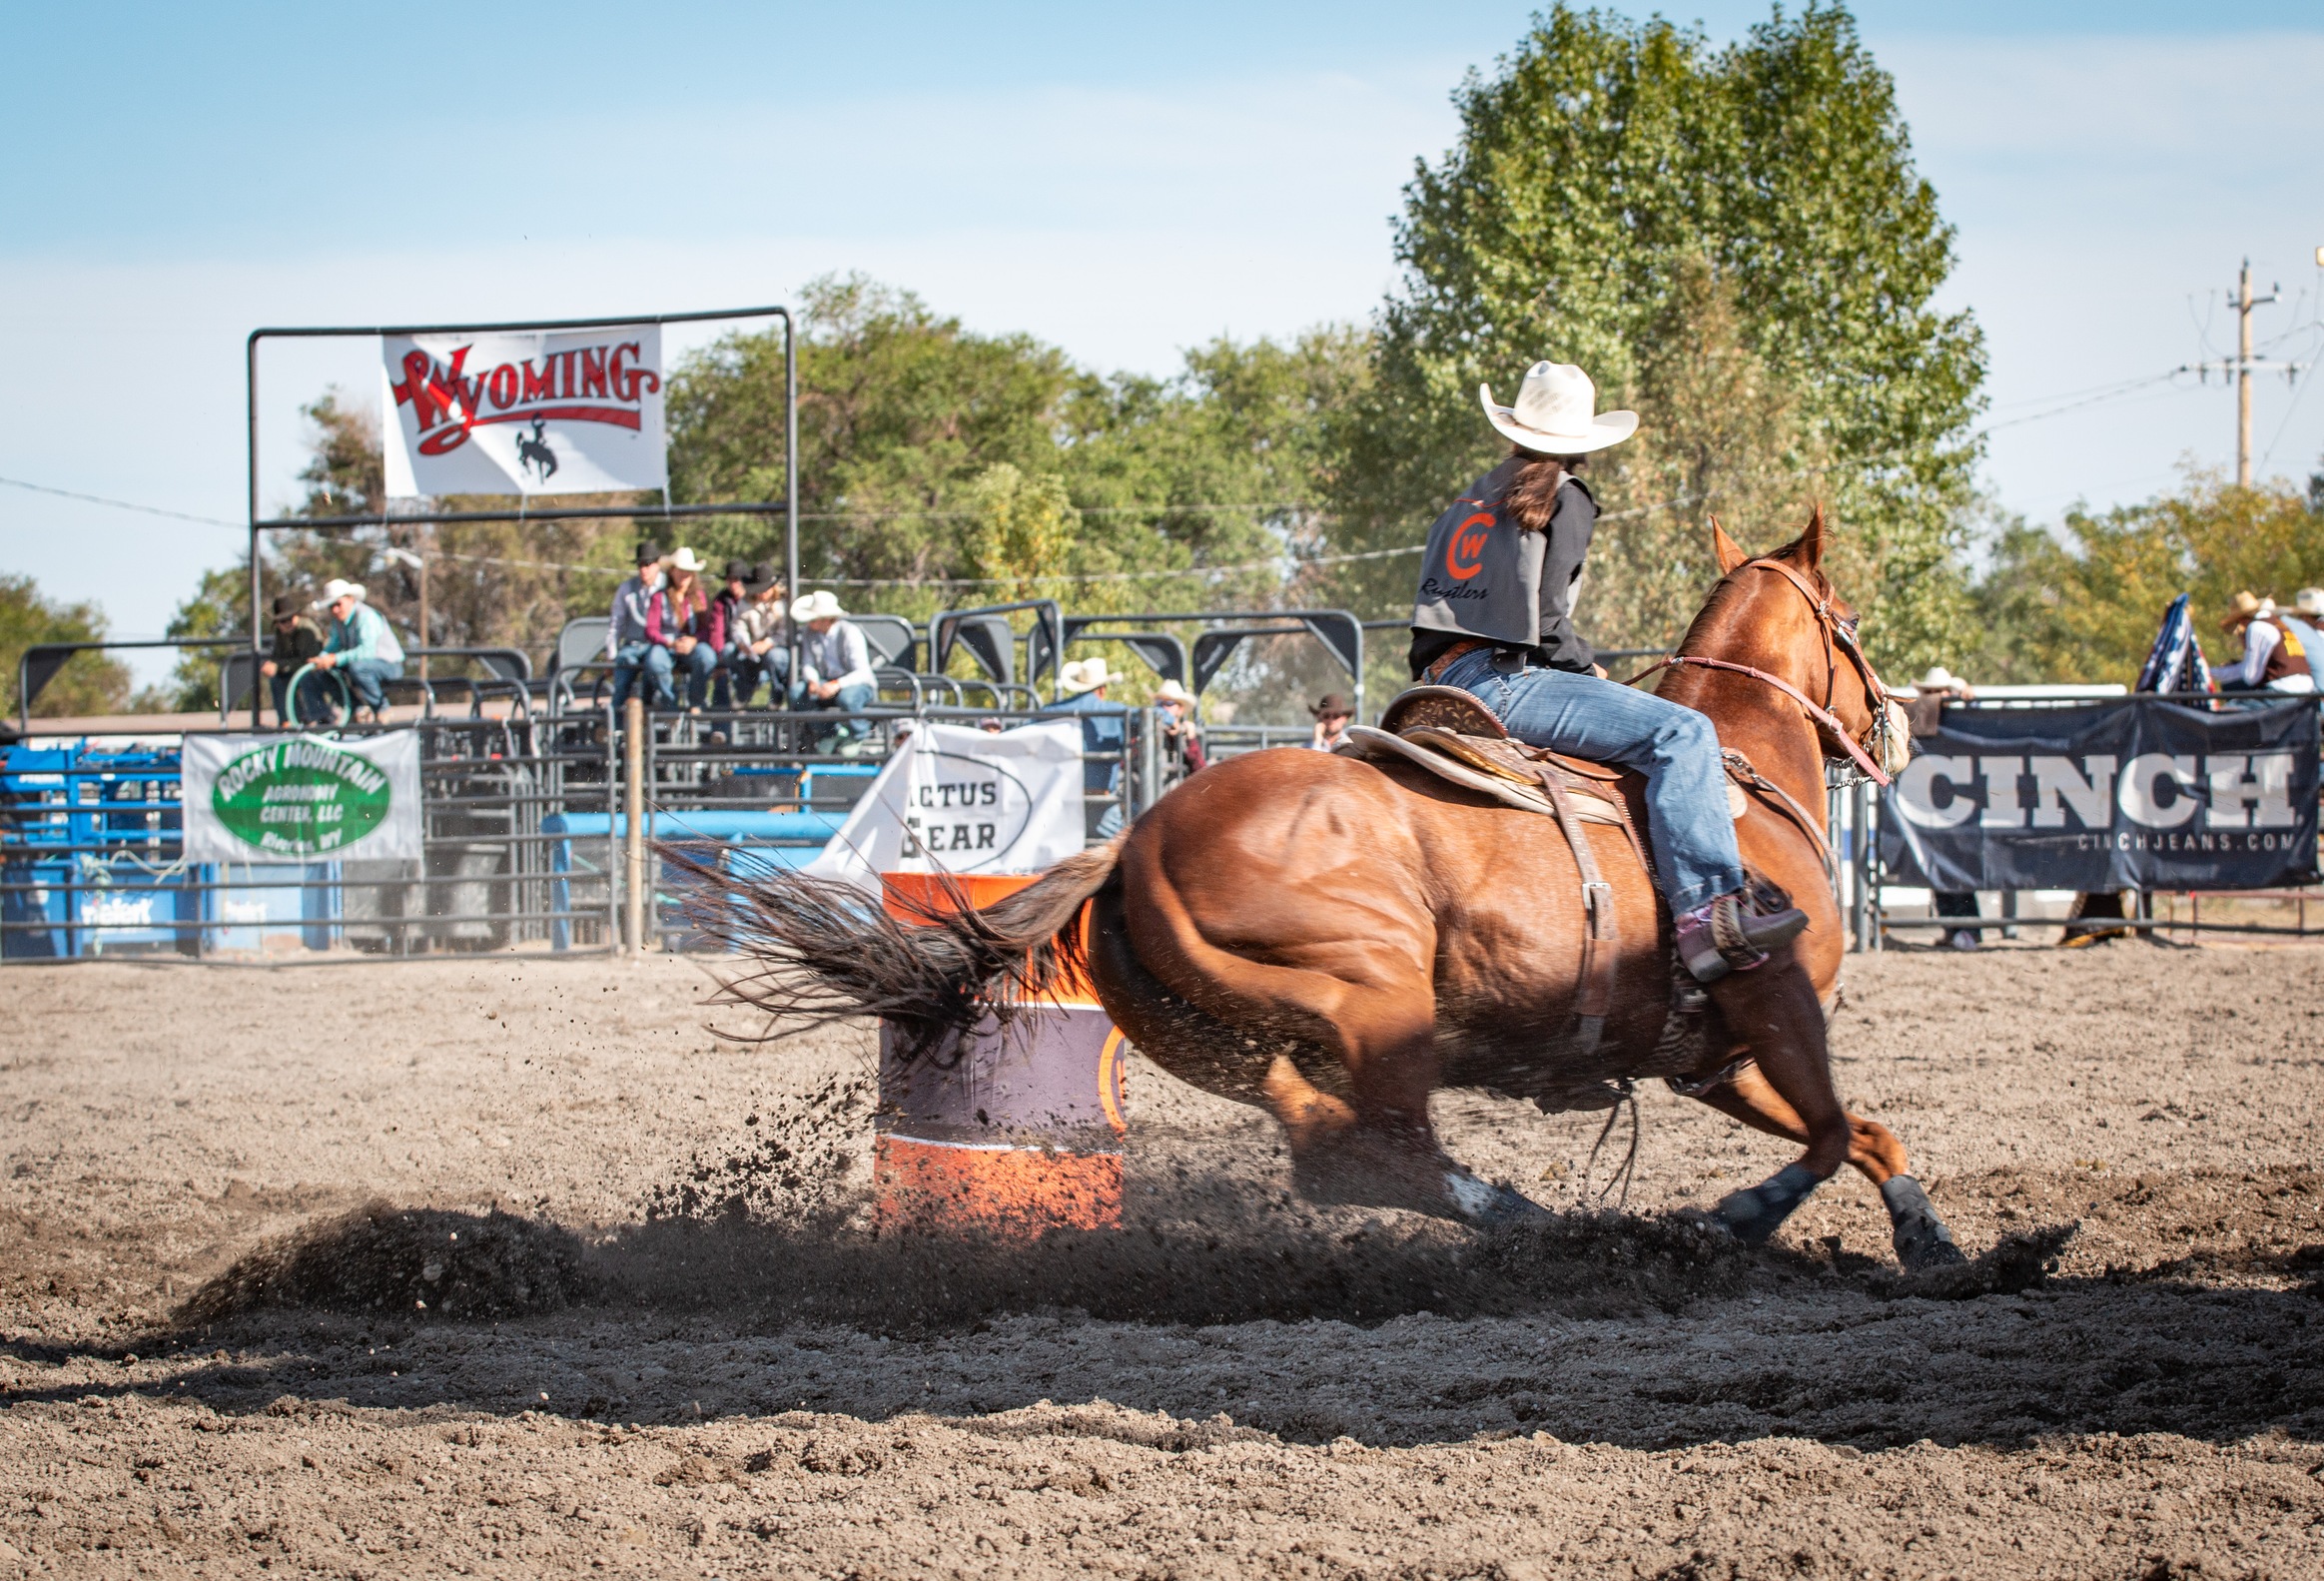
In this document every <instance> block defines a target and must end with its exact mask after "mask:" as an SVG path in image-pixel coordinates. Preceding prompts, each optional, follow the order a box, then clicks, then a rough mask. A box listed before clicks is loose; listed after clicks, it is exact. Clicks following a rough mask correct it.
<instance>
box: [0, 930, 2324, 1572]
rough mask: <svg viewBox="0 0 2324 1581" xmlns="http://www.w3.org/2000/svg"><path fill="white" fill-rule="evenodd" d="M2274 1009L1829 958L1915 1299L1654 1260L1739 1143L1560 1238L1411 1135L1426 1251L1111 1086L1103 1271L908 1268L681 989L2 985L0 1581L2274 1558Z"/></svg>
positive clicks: (845, 1146) (1532, 1143) (184, 977)
mask: <svg viewBox="0 0 2324 1581" xmlns="http://www.w3.org/2000/svg"><path fill="white" fill-rule="evenodd" d="M2320 968H2324V952H2318V951H2314V950H2306V949H2297V950H2274V951H2258V950H2240V949H2227V948H2222V949H2211V950H2203V951H2193V950H2174V949H2162V948H2156V947H2151V946H2147V945H2142V944H2128V943H2125V944H2117V945H2112V946H2109V947H2106V948H2102V949H2096V950H2089V951H2083V952H2076V953H2070V954H2062V953H2055V952H2048V951H2035V950H2030V949H2027V950H2017V949H2009V948H2002V949H1994V950H1988V951H1986V952H1984V953H1982V954H1979V955H1977V956H1973V957H1959V956H1953V955H1948V954H1936V953H1909V954H1891V955H1887V956H1883V957H1879V958H1873V959H1864V960H1860V961H1858V962H1857V963H1856V964H1855V965H1854V966H1852V968H1851V972H1850V979H1849V985H1848V1006H1847V1008H1846V1010H1845V1011H1844V1013H1843V1015H1842V1017H1841V1019H1840V1022H1839V1024H1838V1026H1837V1028H1836V1031H1835V1040H1834V1043H1835V1049H1836V1052H1837V1056H1838V1059H1839V1061H1840V1062H1841V1063H1840V1066H1839V1070H1840V1072H1841V1080H1842V1083H1843V1091H1844V1093H1845V1095H1846V1096H1847V1098H1848V1099H1849V1101H1850V1102H1851V1104H1852V1105H1853V1106H1854V1107H1856V1108H1858V1109H1860V1110H1863V1111H1866V1112H1869V1113H1871V1114H1873V1115H1876V1116H1879V1117H1881V1118H1882V1119H1884V1120H1886V1121H1888V1122H1889V1123H1890V1124H1891V1125H1893V1126H1894V1127H1895V1128H1896V1130H1897V1131H1898V1132H1899V1133H1900V1134H1901V1135H1902V1136H1903V1138H1904V1139H1905V1141H1906V1143H1907V1145H1908V1146H1909V1147H1911V1148H1912V1149H1913V1151H1914V1155H1915V1159H1916V1166H1917V1173H1918V1174H1919V1175H1920V1176H1921V1177H1922V1179H1924V1180H1925V1181H1926V1182H1927V1183H1928V1185H1929V1186H1930V1189H1931V1191H1932V1194H1933V1195H1934V1196H1935V1198H1936V1200H1937V1203H1938V1204H1939V1206H1940V1207H1941V1208H1942V1209H1943V1210H1944V1211H1945V1213H1946V1214H1947V1215H1948V1217H1949V1218H1950V1220H1951V1222H1952V1224H1953V1226H1954V1228H1955V1229H1956V1231H1957V1232H1958V1234H1959V1236H1960V1239H1961V1241H1962V1243H1963V1245H1964V1246H1965V1247H1966V1248H1967V1249H1968V1250H1969V1251H1971V1252H1972V1253H1990V1252H1991V1250H1992V1248H1994V1247H1995V1246H1996V1245H2001V1246H2002V1248H2003V1249H2002V1251H2001V1253H2000V1254H1998V1255H1991V1254H1988V1255H1985V1256H1984V1257H1983V1259H1982V1260H1981V1262H1980V1264H1979V1266H1978V1267H1977V1268H1976V1269H1975V1270H1973V1271H1972V1273H1971V1274H1969V1275H1966V1276H1955V1277H1953V1278H1951V1279H1949V1280H1941V1281H1938V1280H1921V1281H1916V1280H1913V1279H1908V1278H1905V1277H1903V1276H1901V1275H1899V1274H1898V1273H1897V1272H1896V1271H1895V1268H1894V1263H1893V1260H1892V1259H1891V1257H1890V1254H1889V1247H1888V1226H1887V1221H1886V1217H1885V1215H1884V1214H1883V1213H1882V1211H1881V1208H1880V1204H1879V1199H1878V1197H1877V1195H1876V1194H1875V1193H1874V1191H1873V1190H1872V1188H1871V1187H1870V1186H1867V1185H1865V1184H1864V1183H1863V1182H1862V1181H1861V1180H1859V1179H1857V1178H1855V1177H1854V1176H1848V1175H1844V1176H1843V1177H1842V1178H1841V1179H1840V1180H1838V1181H1836V1182H1834V1183H1833V1184H1832V1185H1830V1186H1826V1187H1825V1188H1824V1189H1823V1190H1822V1191H1821V1192H1819V1193H1818V1195H1817V1196H1816V1198H1814V1199H1813V1200H1812V1201H1811V1202H1810V1203H1809V1205H1808V1206H1807V1207H1806V1208H1805V1209H1804V1210H1803V1211H1802V1212H1801V1213H1800V1215H1798V1216H1797V1217H1796V1218H1795V1219H1794V1221H1793V1223H1792V1225H1791V1226H1789V1228H1788V1229H1787V1230H1786V1232H1785V1234H1784V1235H1783V1236H1782V1237H1781V1239H1780V1242H1779V1244H1778V1245H1776V1246H1774V1247H1771V1248H1770V1249H1769V1250H1767V1251H1765V1252H1760V1253H1746V1252H1743V1251H1740V1250H1737V1249H1735V1248H1733V1247H1732V1246H1731V1245H1728V1244H1725V1243H1723V1242H1722V1241H1721V1240H1720V1239H1718V1238H1717V1237H1715V1236H1713V1235H1711V1234H1709V1233H1708V1232H1706V1231H1705V1230H1703V1229H1702V1228H1701V1227H1700V1226H1699V1224H1698V1223H1697V1222H1696V1221H1695V1220H1693V1219H1691V1218H1690V1217H1689V1210H1690V1209H1694V1208H1699V1207H1701V1206H1703V1205H1707V1204H1708V1203H1709V1202H1711V1201H1713V1200H1715V1199H1716V1198H1717V1197H1718V1196H1720V1195H1721V1194H1723V1193H1724V1192H1725V1191H1727V1190H1730V1189H1732V1188H1734V1187H1735V1186H1738V1185H1741V1184H1749V1183H1751V1182H1753V1181H1755V1180H1757V1179H1759V1178H1760V1177H1762V1176H1764V1175H1766V1174H1767V1173H1769V1172H1771V1171H1773V1170H1774V1169H1776V1168H1778V1167H1779V1166H1780V1165H1782V1164H1783V1163H1785V1162H1787V1159H1788V1157H1789V1150H1787V1149H1785V1148H1784V1147H1782V1146H1780V1145H1778V1144H1776V1143H1773V1142H1771V1141H1767V1140H1764V1139H1759V1138H1756V1137H1753V1136H1750V1135H1747V1134H1745V1133H1743V1132H1741V1131H1740V1130H1738V1129H1737V1128H1735V1127H1734V1126H1732V1125H1731V1124H1729V1123H1728V1122H1726V1121H1725V1120H1723V1119H1721V1118H1720V1117H1718V1116H1716V1115H1714V1114H1712V1113H1710V1112H1709V1111H1707V1110H1704V1109H1702V1108H1701V1107H1700V1106H1696V1105H1691V1104H1688V1103H1685V1102H1682V1101H1680V1100H1678V1099H1676V1098H1674V1097H1672V1096H1671V1095H1670V1094H1668V1093H1667V1092H1663V1091H1661V1090H1659V1089H1658V1090H1656V1091H1655V1092H1653V1093H1650V1094H1647V1095H1646V1096H1645V1098H1644V1103H1643V1111H1644V1122H1645V1124H1644V1142H1643V1147H1642V1149H1641V1152H1640V1155H1639V1159H1638V1165H1637V1171H1636V1179H1635V1183H1634V1186H1633V1187H1632V1190H1631V1194H1630V1199H1629V1206H1628V1209H1627V1211H1626V1212H1625V1213H1622V1214H1619V1215H1615V1214H1612V1213H1611V1212H1609V1213H1607V1214H1597V1213H1591V1212H1585V1211H1582V1210H1581V1209H1582V1208H1583V1207H1584V1206H1586V1205H1587V1203H1584V1202H1578V1201H1577V1187H1578V1186H1579V1185H1580V1181H1579V1176H1580V1174H1581V1171H1582V1167H1583V1164H1584V1161H1585V1160H1586V1158H1587V1156H1588V1153H1589V1148H1590V1143H1591V1141H1592V1140H1593V1138H1594V1137H1595V1136H1596V1134H1597V1130H1598V1120H1599V1117H1596V1116H1564V1117H1558V1118H1554V1119H1546V1120H1545V1119H1543V1118H1541V1117H1539V1116H1537V1115H1534V1114H1533V1113H1532V1112H1531V1111H1530V1110H1527V1109H1520V1108H1519V1107H1517V1106H1515V1105H1510V1104H1503V1103H1498V1102H1495V1101H1491V1100H1487V1099H1481V1098H1475V1097H1467V1096H1458V1095H1455V1096H1450V1097H1447V1098H1445V1099H1443V1100H1442V1101H1441V1106H1440V1113H1441V1115H1442V1118H1443V1121H1444V1126H1445V1131H1446V1135H1447V1137H1448V1139H1449V1141H1450V1143H1451V1146H1452V1147H1453V1150H1454V1151H1455V1152H1456V1153H1457V1154H1459V1155H1460V1156H1461V1157H1463V1158H1464V1159H1466V1160H1467V1161H1469V1162H1470V1163H1472V1164H1473V1165H1475V1166H1476V1167H1477V1168H1478V1169H1479V1170H1480V1171H1481V1172H1482V1173H1484V1174H1486V1175H1488V1176H1491V1177H1495V1178H1500V1179H1505V1180H1508V1181H1511V1182H1513V1183H1516V1184H1518V1185H1520V1186H1523V1187H1524V1188H1525V1189H1527V1190H1529V1191H1531V1192H1532V1193H1534V1194H1535V1195H1536V1196H1537V1197H1538V1198H1540V1199H1541V1200H1543V1201H1544V1202H1545V1203H1546V1204H1548V1205H1551V1206H1554V1207H1557V1208H1559V1209H1561V1210H1563V1211H1562V1215H1561V1217H1560V1218H1559V1220H1558V1221H1557V1222H1556V1224H1555V1225H1554V1226H1553V1227H1551V1228H1549V1229H1546V1230H1542V1231H1537V1232H1529V1233H1523V1234H1512V1235H1508V1236H1504V1237H1494V1238H1490V1239H1486V1238H1481V1237H1476V1236H1472V1235H1470V1234H1468V1233H1466V1232H1464V1231H1461V1230H1458V1229H1454V1228H1451V1227H1448V1226H1443V1225H1438V1224H1434V1223H1429V1222H1423V1221H1419V1220H1416V1219H1413V1218H1410V1217H1407V1216H1405V1215H1401V1214H1395V1213H1376V1214H1367V1213H1362V1212H1356V1211H1352V1210H1344V1209H1332V1210H1328V1211H1315V1210H1309V1209H1306V1208H1304V1207H1302V1206H1301V1205H1300V1204H1299V1203H1297V1202H1295V1201H1291V1200H1289V1199H1287V1198H1286V1196H1285V1176H1286V1168H1285V1165H1284V1163H1283V1161H1282V1160H1281V1159H1280V1158H1279V1157H1278V1156H1277V1155H1276V1153H1275V1150H1274V1145H1273V1139H1272V1137H1271V1136H1270V1134H1269V1127H1268V1125H1267V1124H1266V1123H1265V1122H1264V1121H1263V1120H1262V1119H1260V1118H1259V1117H1257V1116H1255V1115H1254V1114H1252V1113H1250V1112H1248V1111H1243V1110H1239V1109H1236V1108H1234V1107H1232V1106H1230V1105H1226V1104H1223V1103H1220V1102H1216V1101H1213V1100H1210V1099H1207V1098H1204V1097H1201V1096H1199V1095H1196V1094H1193V1093H1190V1092H1188V1091H1187V1090H1186V1089H1184V1088H1182V1087H1179V1086H1177V1085H1176V1084H1174V1083H1172V1082H1170V1081H1169V1080H1168V1079H1166V1078H1163V1077H1162V1076H1161V1075H1160V1074H1159V1073H1157V1072H1155V1071H1154V1070H1153V1069H1152V1068H1151V1067H1143V1066H1142V1067H1140V1068H1138V1069H1137V1070H1136V1071H1135V1072H1134V1074H1133V1078H1132V1087H1131V1099H1132V1121H1133V1135H1132V1155H1131V1161H1130V1162H1131V1170H1132V1177H1133V1186H1132V1200H1131V1204H1130V1217H1131V1220H1132V1223H1131V1226H1130V1227H1129V1229H1128V1230H1127V1231H1126V1232H1124V1233H1121V1234H1116V1235H1105V1236H1092V1237H1074V1238H1067V1239H1057V1240H1053V1241H1052V1242H1051V1243H1047V1244H1044V1245H1042V1246H1040V1247H1038V1248H1034V1249H1030V1250H1024V1251H1017V1252H1010V1251H1005V1250H997V1249H972V1250H963V1249H961V1248H957V1247H939V1246H930V1245H926V1244H913V1243H909V1242H899V1241H897V1240H895V1239H894V1238H890V1239H887V1240H883V1241H878V1242H874V1241H871V1240H870V1239H868V1238H867V1237H866V1236H865V1235H864V1233H863V1231H862V1230H861V1228H860V1224H861V1215H860V1209H861V1193H862V1192H863V1191H864V1189H865V1188H866V1185H867V1177H868V1174H869V1170H868V1158H869V1124H868V1119H867V1114H868V1104H869V1099H868V1092H867V1066H866V1061H867V1057H868V1053H869V1047H870V1039H869V1037H868V1035H867V1034H865V1033H862V1032H858V1031H833V1032H827V1033H823V1034H818V1035H815V1036H814V1037H812V1038H809V1039H805V1040H799V1041H795V1042H793V1043H791V1044H789V1045H787V1046H782V1047H779V1048H777V1049H775V1050H741V1051H738V1050H735V1049H732V1048H728V1047H724V1046H719V1045H715V1044H713V1042H712V1040H711V1039H710V1038H709V1037H708V1036H707V1034H706V1032H705V1025H706V1022H707V1021H708V1020H709V1019H710V1016H709V1013H708V1012H705V1011H704V1010H702V1009H701V1008H700V1007H699V1004H698V1001H699V999H700V997H701V994H702V991H703V986H704V983H703V978H702V976H701V973H700V971H699V969H698V968H697V967H695V966H693V965H691V964H688V963H686V962H683V961H678V960H671V959H655V960H651V961H649V962H647V963H645V964H642V965H638V966H634V967H633V966H627V965H621V964H616V963H608V962H604V961H599V960H589V961H570V962H560V961H552V960H545V959H538V958H527V959H521V960H519V959H513V958H498V959H481V960H474V961H461V962H443V963H419V964H410V965H391V964H382V965H362V966H315V967H304V968H288V969H278V970H273V971H267V970H233V969H215V970H208V969H200V968H191V967H183V966H144V967H140V966H134V965H126V964H125V965H101V966H87V967H65V968H33V969H16V968H12V969H10V970H8V971H7V972H6V973H5V974H4V975H0V1006H5V1009H4V1010H0V1119H4V1121H5V1131H4V1132H0V1138H4V1152H5V1158H4V1160H0V1175H4V1176H5V1180H4V1181H0V1406H4V1409H0V1571H4V1572H6V1573H11V1574H13V1573H36V1574H49V1573H70V1574H76V1575H80V1574H99V1575H114V1574H120V1575H130V1574H145V1575H179V1574H216V1573H223V1572H227V1571H233V1572H238V1573H239V1572H248V1571H255V1570H259V1569H266V1570H269V1571H270V1572H271V1573H274V1574H283V1573H286V1572H297V1573H303V1574H304V1573H318V1574H329V1575H348V1576H357V1575H370V1576H388V1575H413V1574H419V1573H422V1572H432V1571H441V1570H451V1571H457V1572H460V1573H482V1574H522V1575H532V1574H551V1573H554V1574H569V1573H582V1572H587V1571H591V1570H601V1571H605V1572H611V1573H631V1572H635V1573H667V1574H680V1575H693V1574H701V1575H716V1576H732V1575H738V1574H786V1575H788V1574H811V1575H828V1576H861V1577H874V1576H883V1577H884V1576H899V1577H900V1576H921V1575H927V1576H949V1575H971V1574H973V1575H1007V1576H1019V1575H1024V1576H1033V1575H1059V1574H1079V1573H1084V1572H1097V1573H1100V1574H1116V1573H1119V1574H1125V1575H1139V1576H1153V1577H1162V1576H1243V1575H1250V1574H1268V1575H1292V1576H1338V1575H1365V1576H1439V1577H1456V1576H1484V1577H1503V1578H1516V1577H1547V1576H1569V1575H1570V1576H1592V1577H1596V1576H1605V1575H1616V1576H1631V1575H1636V1576H1655V1577H1670V1578H1680V1577H1685V1578H1712V1577H1718V1578H1727V1577H1737V1576H1751V1577H1759V1576H1786V1577H1797V1576H1820V1577H1833V1576H1945V1575H1953V1576H1963V1577H1977V1578H1993V1577H2013V1576H2034V1575H2041V1576H2073V1577H2084V1576H2091V1577H2117V1576H2118V1577H2125V1578H2127V1577H2163V1576H2192V1575H2201V1576H2203V1577H2206V1578H2209V1577H2240V1576H2272V1577H2294V1576H2315V1575H2319V1574H2324V1481H2320V1478H2324V1444H2320V1443H2319V1442H2318V1439H2319V1437H2320V1436H2324V1357H2320V1355H2319V1346H2318V1339H2319V1337H2324V1322H2318V1321H2316V1320H2317V1319H2318V1318H2320V1317H2324V1305H2320V1304H2319V1301H2318V1299H2317V1297H2318V1294H2319V1293H2324V1284H2320V1283H2319V1282H2318V1281H2319V1280H2320V1279H2324V1170H2320V1169H2319V1167H2318V1161H2317V1160H2316V1158H2315V1141H2316V1137H2317V1129H2316V1119H2317V1115H2316V1105H2317V1093H2318V1077H2317V1070H2318V1065H2319V1062H2320V1061H2324V972H2320ZM1624 1137H1626V1133H1621V1134H1618V1138H1617V1141H1618V1142H1619V1141H1620V1140H1622V1139H1623V1138H1624ZM1615 1151H1617V1149H1616V1148H1614V1147H1610V1148H1609V1153H1610V1154H1611V1153H1613V1152H1615ZM1598 1173H1599V1174H1600V1176H1603V1175H1604V1174H1605V1173H1606V1162H1605V1161H1604V1160H1601V1162H1600V1166H1599V1171H1598ZM1591 1194H1592V1196H1593V1197H1594V1195H1595V1188H1594V1187H1593V1188H1592V1191H1591ZM851 1215H852V1216H851ZM2067 1225H2078V1228H2076V1229H2074V1230H2073V1232H2072V1234H2071V1237H2070V1239H2066V1240H2064V1241H2063V1243H2062V1247H2059V1248H2058V1249H2056V1251H2055V1255H2054V1256H2053V1257H2052V1256H2051V1255H2050V1251H2051V1248H2052V1247H2055V1246H2057V1233H2062V1229H2060V1230H2059V1231H2057V1233H2051V1234H2049V1235H2048V1237H2047V1238H2044V1237H2043V1231H2045V1230H2046V1229H2049V1228H2050V1226H2067ZM2045 1259H2046V1262H2047V1265H2048V1267H2049V1268H2050V1270H2051V1271H2049V1272H2048V1274H2047V1276H2046V1278H2044V1277H2043V1272H2044V1266H2045ZM421 1303H425V1304H424V1305H422V1304H421Z"/></svg>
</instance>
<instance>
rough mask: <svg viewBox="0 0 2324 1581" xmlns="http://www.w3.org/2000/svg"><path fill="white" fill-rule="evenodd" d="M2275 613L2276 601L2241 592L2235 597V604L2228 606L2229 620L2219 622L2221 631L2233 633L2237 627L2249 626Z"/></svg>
mask: <svg viewBox="0 0 2324 1581" xmlns="http://www.w3.org/2000/svg"><path fill="white" fill-rule="evenodd" d="M2275 612H2276V601H2275V600H2274V599H2272V598H2261V597H2259V596H2257V595H2256V594H2253V593H2250V592H2240V593H2237V594H2236V595H2235V602H2233V603H2232V604H2229V605H2228V606H2227V618H2226V619H2224V620H2222V621H2220V622H2219V629H2220V630H2222V631H2233V630H2234V629H2235V628H2236V627H2237V626H2241V625H2248V624H2250V623H2251V622H2252V621H2253V620H2256V619H2259V618H2261V617H2262V616H2266V615H2272V614H2274V613H2275Z"/></svg>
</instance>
